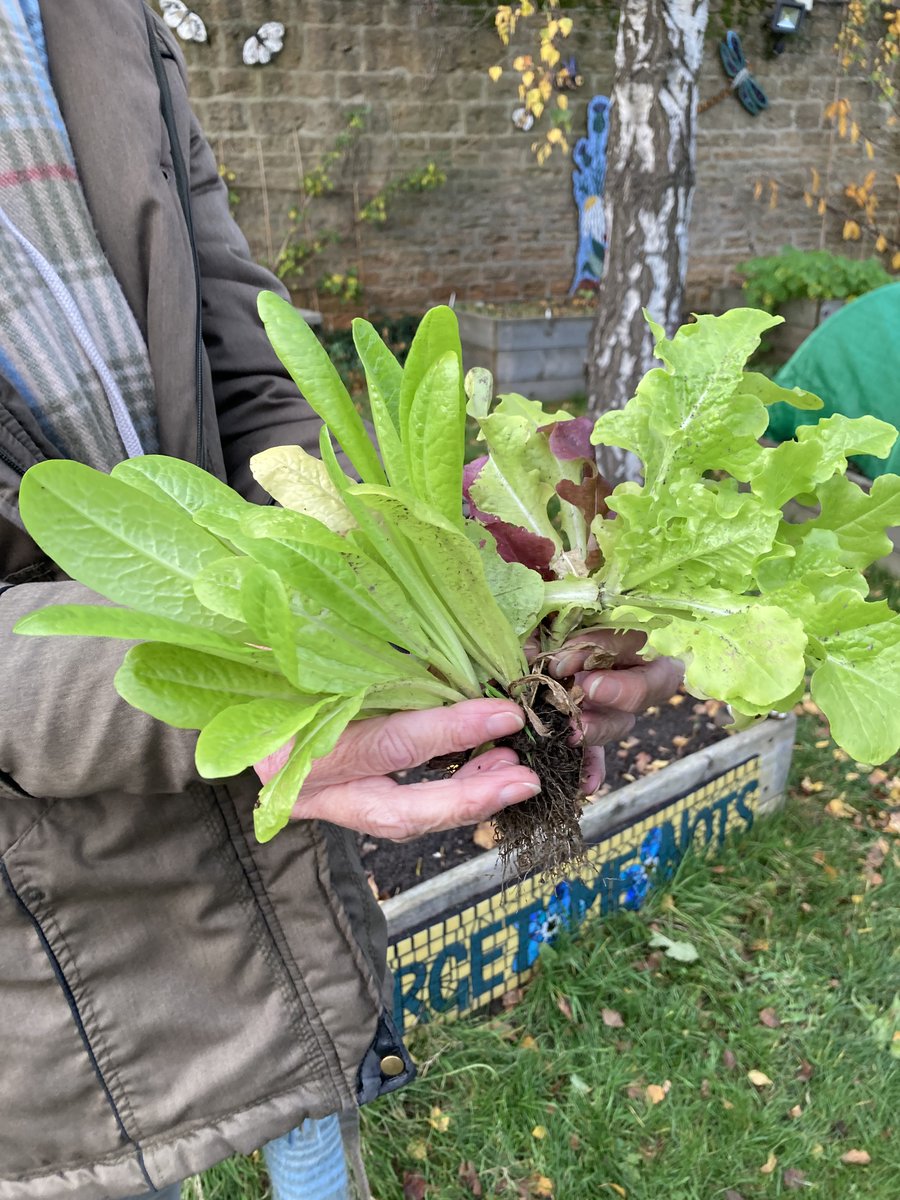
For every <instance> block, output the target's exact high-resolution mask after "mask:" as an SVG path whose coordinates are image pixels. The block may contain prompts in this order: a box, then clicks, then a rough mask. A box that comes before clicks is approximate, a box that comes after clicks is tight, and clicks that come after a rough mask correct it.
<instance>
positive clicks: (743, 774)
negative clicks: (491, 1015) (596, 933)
mask: <svg viewBox="0 0 900 1200" xmlns="http://www.w3.org/2000/svg"><path fill="white" fill-rule="evenodd" d="M795 729H796V718H795V717H793V716H787V717H784V718H782V719H771V720H768V721H765V722H762V723H761V724H759V725H756V726H754V727H753V728H752V729H749V730H746V731H745V732H744V733H739V734H735V735H734V736H733V737H729V738H727V739H726V740H724V741H721V742H717V743H716V744H715V745H712V746H709V747H707V748H706V749H703V750H698V751H696V752H695V753H694V754H691V755H688V756H687V757H686V758H683V759H680V760H679V761H677V762H674V763H672V764H670V765H669V766H667V767H665V768H664V769H663V770H661V771H659V772H657V773H656V774H653V775H647V776H645V777H643V778H641V779H638V780H637V781H636V782H635V783H632V784H629V785H627V786H626V787H623V788H620V789H618V790H617V791H615V792H611V793H610V794H609V795H608V796H604V797H602V798H601V799H599V800H597V801H596V802H595V803H594V804H592V805H590V807H589V808H588V809H587V811H586V812H585V815H584V817H583V819H582V829H583V831H584V836H585V841H586V843H587V847H588V849H587V855H586V859H585V862H584V863H583V864H582V865H581V867H580V869H579V870H578V871H577V872H574V871H573V872H572V873H570V874H569V875H567V877H566V878H565V879H563V880H562V881H561V882H559V883H557V884H556V885H553V884H552V883H547V882H544V881H542V880H541V879H540V878H539V877H536V876H535V877H530V878H528V879H526V880H525V881H524V882H523V883H521V884H520V885H513V886H511V887H508V888H506V889H504V887H503V877H502V871H501V868H500V865H499V862H498V856H497V853H496V851H494V852H491V853H489V854H484V855H480V856H479V857H477V858H474V859H472V860H471V861H470V862H467V863H463V864H462V865H461V866H457V867H453V868H452V869H451V870H449V871H446V872H445V873H444V874H442V875H438V876H436V877H435V878H434V879H430V880H428V881H427V882H425V883H422V884H419V885H418V886H416V887H413V888H410V890H409V891H406V892H403V893H401V894H400V895H399V896H395V897H393V898H392V899H390V900H387V901H385V903H384V912H385V915H386V917H387V922H388V938H389V947H388V961H389V964H390V966H391V968H392V970H393V972H394V983H395V992H394V1017H395V1020H396V1021H397V1024H398V1026H399V1027H400V1028H401V1029H404V1028H405V1029H407V1030H408V1029H409V1028H411V1027H412V1026H413V1025H415V1024H417V1023H418V1022H420V1021H425V1020H433V1019H435V1018H438V1017H445V1018H446V1017H452V1016H456V1015H458V1014H459V1013H462V1012H465V1011H471V1010H474V1009H477V1008H481V1007H483V1006H484V1005H486V1004H488V1003H490V1001H491V1000H494V999H496V998H498V997H500V996H502V995H503V994H504V993H505V992H508V991H509V990H510V989H512V988H514V987H517V986H518V985H519V984H520V983H522V982H523V981H524V980H525V979H527V978H528V976H529V975H530V974H531V971H532V970H533V965H534V962H535V960H536V958H537V954H538V949H539V946H540V944H541V942H544V941H551V940H552V939H553V937H554V936H555V934H556V933H557V932H558V931H559V930H560V929H562V928H565V927H569V928H572V929H574V928H576V927H577V926H578V925H579V924H580V922H581V921H582V920H584V918H585V916H587V914H588V913H592V914H600V915H602V914H605V913H609V912H614V911H615V910H616V909H619V908H621V907H629V908H638V907H640V903H641V902H642V901H643V899H644V897H645V895H646V894H647V892H648V891H649V890H650V889H651V888H654V887H663V886H665V884H666V881H667V880H668V879H669V878H671V875H672V873H673V872H674V870H675V868H676V866H677V864H678V863H679V862H680V861H681V858H682V857H683V855H684V854H685V852H686V851H687V850H688V849H689V848H690V847H691V846H694V845H697V846H707V845H708V846H711V847H715V846H716V845H720V844H721V843H722V841H723V840H724V838H725V836H726V834H729V833H737V834H738V835H739V834H740V832H741V831H746V830H747V829H749V828H750V827H751V825H752V824H753V822H754V821H755V820H756V819H757V818H759V817H762V816H765V815H766V814H768V813H770V812H772V811H773V810H774V809H776V808H779V807H780V806H781V804H782V803H783V800H784V793H785V786H786V782H787V774H788V768H789V766H790V761H791V752H792V749H793V744H794V733H795Z"/></svg>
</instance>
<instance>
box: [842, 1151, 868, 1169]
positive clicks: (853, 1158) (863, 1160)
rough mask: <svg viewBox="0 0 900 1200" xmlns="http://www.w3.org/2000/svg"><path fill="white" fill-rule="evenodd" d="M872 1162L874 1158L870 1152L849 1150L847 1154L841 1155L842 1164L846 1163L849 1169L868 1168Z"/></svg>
mask: <svg viewBox="0 0 900 1200" xmlns="http://www.w3.org/2000/svg"><path fill="white" fill-rule="evenodd" d="M871 1161H872V1156H871V1154H869V1152H868V1150H848V1151H847V1153H846V1154H842V1155H841V1162H842V1163H846V1164H847V1166H848V1167H867V1166H868V1165H869V1163H870V1162H871Z"/></svg>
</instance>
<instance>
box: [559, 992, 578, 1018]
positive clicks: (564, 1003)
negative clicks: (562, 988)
mask: <svg viewBox="0 0 900 1200" xmlns="http://www.w3.org/2000/svg"><path fill="white" fill-rule="evenodd" d="M556 1007H557V1008H558V1009H559V1011H560V1012H561V1013H562V1015H563V1016H564V1017H565V1018H566V1020H567V1021H574V1020H575V1018H574V1017H573V1016H572V1005H571V1004H570V1003H569V1001H568V1000H567V999H566V997H565V996H558V997H557V999H556Z"/></svg>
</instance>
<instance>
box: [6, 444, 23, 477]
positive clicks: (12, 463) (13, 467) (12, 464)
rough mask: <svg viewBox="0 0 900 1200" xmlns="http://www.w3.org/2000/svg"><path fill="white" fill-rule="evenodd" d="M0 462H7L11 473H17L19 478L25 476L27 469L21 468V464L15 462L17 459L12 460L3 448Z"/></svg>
mask: <svg viewBox="0 0 900 1200" xmlns="http://www.w3.org/2000/svg"><path fill="white" fill-rule="evenodd" d="M0 462H5V463H6V465H7V466H8V467H9V469H10V470H11V471H15V473H16V474H17V475H19V476H22V475H24V474H25V468H24V467H20V466H19V464H18V463H17V462H16V461H15V459H13V458H10V457H9V455H8V454H7V453H6V451H5V450H3V449H2V448H0Z"/></svg>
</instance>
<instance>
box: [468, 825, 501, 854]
mask: <svg viewBox="0 0 900 1200" xmlns="http://www.w3.org/2000/svg"><path fill="white" fill-rule="evenodd" d="M472 841H473V842H474V843H475V845H476V846H479V847H480V848H481V849H482V850H493V849H494V847H495V846H496V844H497V826H496V825H495V824H494V822H493V821H479V822H478V824H477V825H476V826H475V828H474V830H473V831H472Z"/></svg>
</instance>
